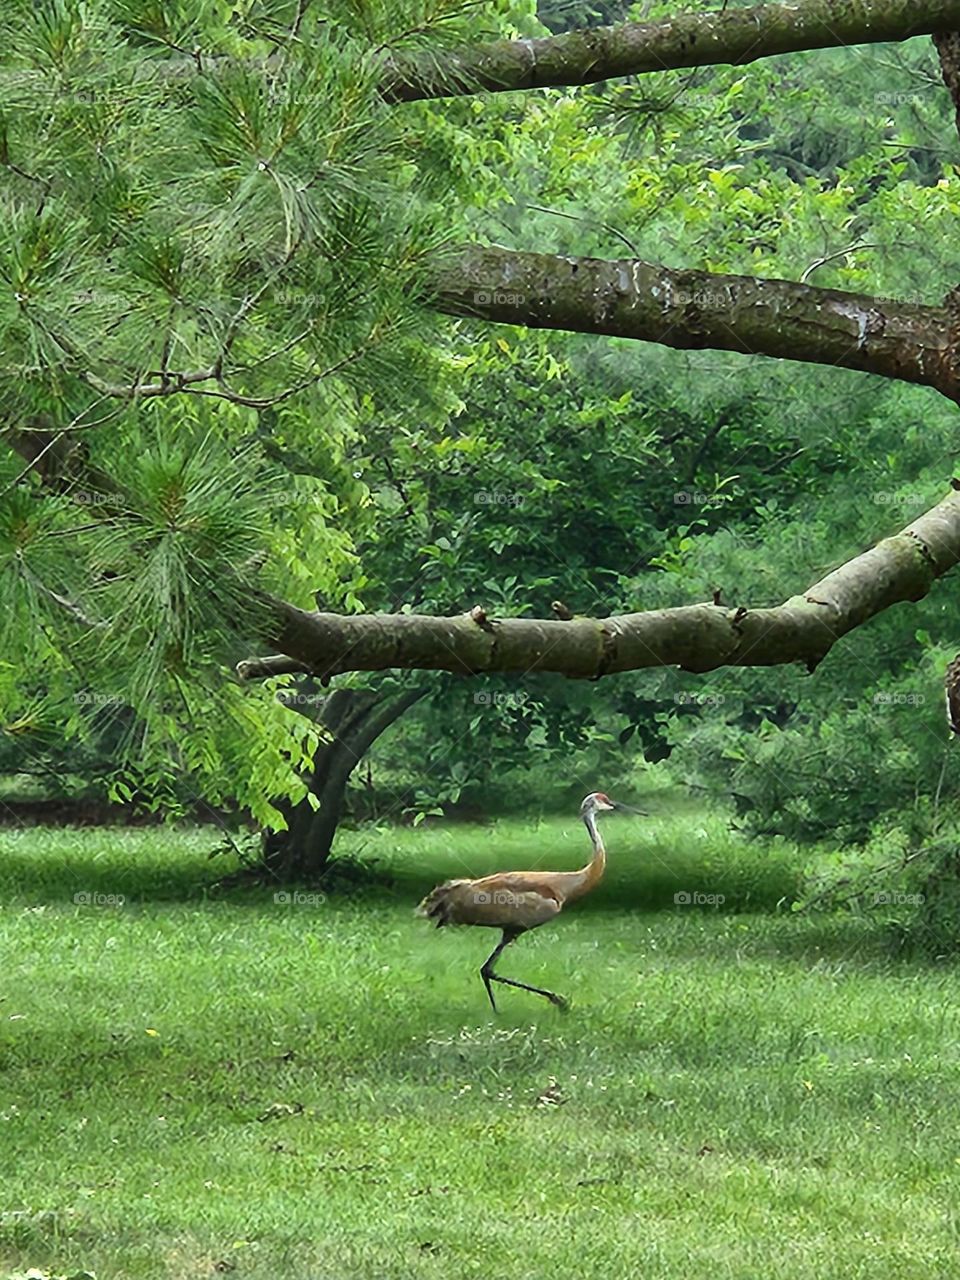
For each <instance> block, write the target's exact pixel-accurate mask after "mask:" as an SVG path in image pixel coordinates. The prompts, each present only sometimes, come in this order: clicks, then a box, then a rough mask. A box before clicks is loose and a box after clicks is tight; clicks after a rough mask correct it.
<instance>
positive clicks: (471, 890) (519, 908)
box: [417, 791, 626, 1013]
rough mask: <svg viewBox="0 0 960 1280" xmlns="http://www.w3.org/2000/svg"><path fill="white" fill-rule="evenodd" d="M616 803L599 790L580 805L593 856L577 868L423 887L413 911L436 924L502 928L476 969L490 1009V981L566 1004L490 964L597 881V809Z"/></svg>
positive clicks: (601, 859) (603, 857)
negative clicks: (502, 974)
mask: <svg viewBox="0 0 960 1280" xmlns="http://www.w3.org/2000/svg"><path fill="white" fill-rule="evenodd" d="M620 808H626V806H625V805H617V804H614V802H613V801H612V800H610V799H609V797H607V796H606V795H604V794H603V792H601V791H594V792H592V793H591V794H590V795H588V796H587V798H586V799H585V800H584V802H583V804H582V805H581V806H580V816H581V818H582V819H583V821H584V823H585V824H586V828H587V831H588V832H589V834H590V840H591V843H592V844H593V857H592V858H591V859H590V861H589V862H588V863H587V865H586V866H585V867H581V868H580V870H579V871H501V872H497V873H496V874H495V875H492V876H482V877H481V878H480V879H478V880H447V881H445V882H444V883H443V884H441V885H438V886H437V887H436V889H433V890H432V891H431V892H430V893H428V894H427V896H426V897H425V898H424V900H423V901H422V902H421V903H420V905H419V907H417V914H418V915H421V916H427V917H428V918H429V919H431V920H436V922H437V928H438V929H440V928H442V927H443V926H444V925H473V926H477V927H480V928H487V929H500V930H501V932H502V936H501V939H500V942H499V944H498V945H497V946H496V947H495V948H494V950H493V952H492V953H491V954H490V955H489V956H488V957H487V960H486V961H485V963H484V965H483V968H482V969H481V970H480V976H481V977H482V978H483V982H484V986H485V987H486V989H487V995H488V996H489V997H490V1004H491V1005H492V1006H493V1011H494V1013H496V1011H497V1004H496V1001H495V1000H494V998H493V990H492V988H491V986H490V984H491V982H502V983H504V984H505V985H506V986H509V987H520V988H521V989H522V990H523V991H533V992H535V993H536V994H537V995H541V996H545V997H546V998H547V999H548V1000H549V1001H551V1003H553V1004H555V1005H556V1006H557V1007H558V1008H560V1009H566V1008H567V1001H566V1000H564V998H563V996H558V995H557V994H556V992H554V991H547V990H545V989H544V988H543V987H531V986H528V985H527V983H525V982H515V981H514V980H513V979H512V978H502V977H500V975H499V974H497V973H494V970H493V966H494V964H495V963H496V961H497V958H498V957H499V955H500V953H501V951H503V949H504V947H507V946H509V945H510V943H511V942H515V941H516V939H517V938H519V937H520V935H521V934H523V933H528V932H529V931H530V930H531V929H537V928H539V926H540V925H542V924H546V923H547V921H548V920H553V919H554V918H555V917H556V916H558V915H559V914H560V912H561V911H562V910H563V908H564V907H565V906H566V904H567V903H568V902H572V901H574V900H575V899H576V898H582V897H583V895H584V894H586V893H589V892H590V890H591V889H593V888H595V887H596V886H597V885H598V884H599V883H600V880H601V879H602V877H603V873H604V871H605V869H606V863H607V853H606V849H605V848H604V845H603V841H602V839H601V838H600V832H599V831H598V829H597V817H596V815H597V814H598V813H606V812H609V811H610V810H612V809H620Z"/></svg>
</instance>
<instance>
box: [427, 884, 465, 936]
mask: <svg viewBox="0 0 960 1280" xmlns="http://www.w3.org/2000/svg"><path fill="white" fill-rule="evenodd" d="M466 883H467V882H466V881H465V880H445V881H444V882H443V884H438V885H437V887H436V888H435V889H431V890H430V892H429V893H428V894H427V896H426V897H425V898H424V900H423V901H422V902H421V903H420V905H419V906H418V907H417V909H416V911H415V913H414V914H415V915H418V916H426V917H427V919H428V920H436V922H437V928H438V929H442V928H443V926H444V925H445V924H454V923H456V921H455V920H454V918H453V901H452V895H453V890H455V889H456V888H457V886H458V885H461V884H466Z"/></svg>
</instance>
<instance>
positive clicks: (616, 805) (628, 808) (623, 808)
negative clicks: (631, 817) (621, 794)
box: [610, 800, 650, 818]
mask: <svg viewBox="0 0 960 1280" xmlns="http://www.w3.org/2000/svg"><path fill="white" fill-rule="evenodd" d="M610 803H611V804H612V805H613V807H614V809H620V810H621V811H622V812H623V813H636V814H639V816H640V817H641V818H649V817H650V814H649V813H648V812H647V811H646V809H634V807H633V805H630V804H621V803H620V801H619V800H611V801H610Z"/></svg>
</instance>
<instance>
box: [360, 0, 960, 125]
mask: <svg viewBox="0 0 960 1280" xmlns="http://www.w3.org/2000/svg"><path fill="white" fill-rule="evenodd" d="M679 2H680V0H678V3H679ZM957 28H960V0H795V3H792V4H760V5H755V6H753V7H751V8H749V9H734V10H726V9H723V10H717V11H714V12H711V13H681V14H678V15H677V16H676V17H674V18H660V19H658V20H656V21H653V22H628V23H623V24H621V25H618V26H613V27H597V28H593V29H591V30H584V31H568V32H565V33H564V34H562V35H556V36H545V37H542V38H540V39H537V40H498V41H494V42H492V43H489V44H481V45H477V46H476V47H474V48H467V49H462V50H459V51H457V52H454V53H452V54H449V55H447V57H446V58H445V59H444V60H443V61H441V60H440V59H438V58H429V59H428V58H426V57H417V56H413V57H407V58H394V59H393V61H392V62H391V63H390V64H389V65H388V66H387V67H386V69H385V71H384V74H383V78H382V94H383V96H384V98H385V99H386V100H387V101H390V102H411V101H416V100H419V99H424V98H438V97H450V96H461V95H464V94H473V93H478V92H482V91H492V92H494V93H496V92H502V91H505V90H512V89H541V88H546V87H549V86H554V87H558V88H559V87H563V86H567V85H581V84H597V83H598V82H600V81H601V80H613V79H615V78H617V77H619V76H635V75H645V74H647V73H649V72H656V71H669V70H672V69H676V68H683V67H704V66H714V65H719V64H729V65H734V66H743V65H745V64H747V63H750V62H755V61H757V60H758V59H759V58H769V57H771V56H773V55H775V54H779V53H796V52H799V51H801V50H805V49H827V48H838V47H840V46H841V45H856V44H877V43H880V42H883V41H899V40H907V39H909V38H910V37H911V36H917V35H932V34H933V33H934V32H936V31H945V30H954V29H957Z"/></svg>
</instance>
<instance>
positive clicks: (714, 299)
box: [433, 245, 960, 400]
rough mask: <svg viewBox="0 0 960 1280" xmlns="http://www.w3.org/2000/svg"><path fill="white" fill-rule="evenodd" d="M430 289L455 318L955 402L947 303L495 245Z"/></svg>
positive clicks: (476, 248)
mask: <svg viewBox="0 0 960 1280" xmlns="http://www.w3.org/2000/svg"><path fill="white" fill-rule="evenodd" d="M433 288H434V291H435V292H434V298H433V302H434V305H435V306H436V307H437V308H438V309H439V310H441V311H444V312H447V313H449V314H453V315H461V316H471V317H476V318H478V319H483V320H487V321H490V320H492V321H499V322H501V323H503V324H516V325H527V326H529V327H531V328H537V329H566V330H571V331H574V332H577V333H605V334H612V335H615V336H617V337H622V338H638V339H641V340H643V341H646V342H655V343H659V344H660V345H662V346H668V347H678V348H681V349H685V350H691V349H695V350H701V349H706V348H710V349H713V350H719V351H739V352H742V353H743V354H745V355H764V356H774V357H779V358H781V359H785V360H800V361H803V362H805V363H812V364H825V365H837V366H840V367H842V368H846V369H859V370H861V371H863V372H867V373H875V374H879V375H881V376H883V377H887V378H897V379H901V380H903V381H905V382H915V383H920V384H922V385H925V386H931V387H935V388H936V389H937V390H938V391H941V392H942V393H943V394H944V395H945V396H948V397H949V398H950V399H952V400H960V376H958V375H960V369H958V367H957V357H956V348H955V346H954V343H953V341H952V336H951V328H952V326H951V317H950V314H949V312H948V310H947V308H945V307H939V306H922V305H918V304H916V303H912V302H905V301H901V300H899V299H894V298H875V297H871V296H870V295H868V294H857V293H845V292H843V291H842V290H839V289H820V288H817V287H816V286H814V285H806V284H797V283H796V282H794V281H791V280H765V279H760V278H757V277H754V276H737V275H722V274H718V273H714V272H709V271H688V270H679V271H678V270H673V269H672V268H670V267H664V266H661V265H659V264H656V263H650V262H643V261H641V260H639V259H630V258H625V259H619V260H617V259H604V258H574V257H560V256H558V255H553V254H545V253H525V252H519V251H516V250H512V249H506V248H503V247H502V246H500V245H489V246H484V245H469V246H465V247H464V248H462V249H460V250H459V251H452V252H451V254H450V255H448V256H446V257H445V258H444V259H443V261H442V262H441V263H440V264H438V267H437V269H436V272H435V275H434V280H433Z"/></svg>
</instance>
